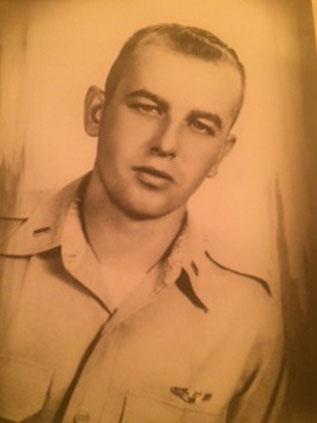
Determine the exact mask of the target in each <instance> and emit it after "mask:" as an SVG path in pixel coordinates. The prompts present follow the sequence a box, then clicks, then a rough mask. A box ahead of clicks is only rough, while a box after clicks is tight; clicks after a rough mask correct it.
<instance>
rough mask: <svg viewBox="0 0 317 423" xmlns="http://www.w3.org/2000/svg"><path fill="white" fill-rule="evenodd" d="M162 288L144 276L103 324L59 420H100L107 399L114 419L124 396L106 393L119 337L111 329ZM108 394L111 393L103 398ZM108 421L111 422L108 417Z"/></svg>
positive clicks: (67, 422) (94, 422)
mask: <svg viewBox="0 0 317 423" xmlns="http://www.w3.org/2000/svg"><path fill="white" fill-rule="evenodd" d="M165 288H166V285H165V284H164V283H158V282H157V281H156V282H154V280H153V281H152V283H151V281H149V280H148V279H145V280H144V281H143V282H142V283H141V284H140V285H139V287H138V288H137V289H136V290H135V291H134V292H133V293H131V295H130V296H129V297H128V298H127V299H126V300H125V301H124V302H123V303H122V306H121V307H119V308H118V310H117V311H116V312H115V313H114V314H113V315H112V317H111V318H110V319H109V320H108V321H107V322H106V323H105V324H104V326H103V329H102V331H101V333H100V336H99V339H98V341H97V343H96V345H95V348H94V351H93V352H92V354H91V356H90V357H89V359H88V361H87V363H86V365H85V368H84V369H83V371H82V374H81V376H80V378H79V381H78V383H77V386H76V388H75V390H74V392H73V395H72V398H71V400H70V402H69V404H68V407H67V411H66V413H65V416H64V419H63V423H82V422H86V423H88V422H89V423H97V422H101V420H100V418H101V414H102V412H103V410H104V408H105V406H106V403H107V400H109V401H110V400H111V401H117V406H116V411H115V412H114V414H113V416H114V417H113V418H114V420H113V421H114V422H116V421H118V419H119V416H120V412H121V409H122V407H123V401H124V398H123V397H122V396H121V397H119V396H118V397H117V398H115V396H114V395H115V394H114V393H109V391H110V387H111V385H112V381H113V379H114V378H115V376H116V375H115V369H116V368H117V365H118V360H120V357H119V356H118V351H119V349H120V344H121V341H122V339H121V337H120V336H118V335H117V334H116V333H115V329H116V328H117V327H118V326H119V325H121V324H122V323H124V322H127V321H128V320H129V319H130V318H131V317H132V316H133V315H134V314H135V313H138V312H142V309H143V308H144V307H146V306H148V305H150V303H151V302H152V301H155V299H156V297H157V296H158V295H159V293H160V292H162V291H163V290H164V289H165ZM108 395H112V397H111V398H110V397H109V398H107V397H108ZM107 423H108V422H107ZM109 423H112V422H110V421H109Z"/></svg>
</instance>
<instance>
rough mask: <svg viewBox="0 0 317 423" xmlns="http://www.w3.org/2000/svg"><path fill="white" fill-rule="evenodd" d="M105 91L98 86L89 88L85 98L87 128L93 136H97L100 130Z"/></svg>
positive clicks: (88, 132)
mask: <svg viewBox="0 0 317 423" xmlns="http://www.w3.org/2000/svg"><path fill="white" fill-rule="evenodd" d="M104 102H105V93H104V92H103V91H102V90H101V89H100V88H98V87H96V86H92V87H90V88H89V89H88V91H87V94H86V98H85V116H84V123H85V130H86V132H87V134H88V135H90V136H91V137H97V136H98V135H99V130H100V122H101V117H102V111H103V105H104Z"/></svg>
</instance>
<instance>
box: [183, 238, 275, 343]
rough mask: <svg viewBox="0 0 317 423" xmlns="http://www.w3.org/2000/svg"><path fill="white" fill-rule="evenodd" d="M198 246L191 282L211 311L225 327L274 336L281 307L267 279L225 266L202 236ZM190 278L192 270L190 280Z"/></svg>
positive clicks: (263, 335) (262, 335)
mask: <svg viewBox="0 0 317 423" xmlns="http://www.w3.org/2000/svg"><path fill="white" fill-rule="evenodd" d="M201 247H202V248H201V251H200V258H199V266H198V267H199V276H198V277H197V276H196V282H195V285H196V287H197V292H198V293H199V297H200V298H201V299H202V301H203V302H204V304H206V306H207V308H208V309H209V310H212V311H213V313H212V314H213V315H218V316H219V318H221V319H222V321H223V322H224V323H225V321H226V322H227V324H228V327H229V326H231V327H237V326H241V328H243V327H244V328H245V330H252V331H254V336H256V333H258V334H261V337H262V338H263V337H267V336H268V337H269V338H270V337H271V336H276V333H277V332H279V331H280V328H281V316H280V315H281V307H280V299H279V297H278V295H277V293H276V292H275V291H276V289H273V288H272V286H271V284H272V283H271V281H267V280H265V279H263V278H261V277H259V276H258V275H253V274H251V273H248V272H247V271H245V270H244V269H239V268H233V267H231V266H230V265H227V264H226V263H225V262H223V261H221V259H219V258H218V257H216V254H215V252H214V251H213V249H212V248H211V246H210V242H209V241H208V240H206V238H205V239H204V242H203V243H202V244H201ZM211 251H212V252H211ZM197 261H198V259H197ZM196 264H197V263H196ZM194 277H195V275H194V274H193V273H192V274H191V279H192V280H193V279H194ZM276 331H277V332H276Z"/></svg>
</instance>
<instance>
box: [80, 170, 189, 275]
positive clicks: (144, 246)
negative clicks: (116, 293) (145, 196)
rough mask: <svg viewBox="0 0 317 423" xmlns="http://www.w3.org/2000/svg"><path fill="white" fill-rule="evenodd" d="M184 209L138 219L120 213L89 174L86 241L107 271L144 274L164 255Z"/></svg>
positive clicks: (84, 215) (95, 179) (84, 205)
mask: <svg viewBox="0 0 317 423" xmlns="http://www.w3.org/2000/svg"><path fill="white" fill-rule="evenodd" d="M184 214H185V208H183V209H179V210H176V211H175V212H172V213H169V214H168V215H165V216H162V217H159V218H155V219H143V220H137V219H135V218H132V217H131V216H129V215H127V214H125V213H124V212H122V211H121V210H120V209H119V208H118V207H117V206H115V205H114V204H113V203H112V202H111V201H110V199H109V198H108V196H107V193H106V191H105V189H104V187H103V186H102V185H101V184H100V183H98V181H97V178H96V176H95V175H94V174H92V176H91V179H90V181H89V183H88V185H87V189H86V192H85V196H84V202H83V217H84V222H85V229H86V235H87V238H88V241H89V243H90V245H91V247H92V249H93V250H94V252H95V254H96V256H97V258H98V260H99V262H100V263H101V264H102V265H103V266H106V267H107V268H110V269H118V268H119V269H120V266H121V267H122V266H124V268H123V269H122V271H124V272H125V273H126V272H131V273H133V272H134V273H145V272H147V271H148V270H149V269H150V268H151V267H153V266H154V265H155V264H156V263H157V262H158V261H159V260H160V258H161V257H162V256H163V254H164V252H165V251H166V250H167V248H168V246H169V245H170V243H171V242H172V240H173V239H174V237H175V235H176V233H177V231H178V230H179V228H180V226H181V223H182V220H183V218H184Z"/></svg>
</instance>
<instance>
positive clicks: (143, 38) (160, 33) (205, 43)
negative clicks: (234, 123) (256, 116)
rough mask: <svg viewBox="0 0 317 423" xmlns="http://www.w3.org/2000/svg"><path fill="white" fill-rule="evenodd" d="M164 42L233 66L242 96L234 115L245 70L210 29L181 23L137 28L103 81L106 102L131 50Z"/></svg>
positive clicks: (126, 67) (181, 49)
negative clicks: (239, 82)
mask: <svg viewBox="0 0 317 423" xmlns="http://www.w3.org/2000/svg"><path fill="white" fill-rule="evenodd" d="M159 41H161V42H163V43H164V44H165V45H166V46H168V47H169V48H171V49H173V50H175V51H179V52H181V53H185V54H189V55H192V56H195V57H197V58H200V59H202V60H206V61H214V62H219V61H226V62H229V63H232V64H233V65H234V66H236V68H237V70H238V71H239V73H240V77H241V85H242V89H241V98H240V102H239V105H238V110H237V113H236V117H237V115H238V114H239V111H240V109H241V106H242V103H243V98H244V91H245V79H246V76H245V69H244V66H243V64H242V63H241V62H240V59H239V57H238V55H237V53H236V52H235V50H234V49H233V48H231V47H229V46H228V45H227V44H226V43H224V42H223V41H222V40H220V38H218V37H216V36H215V35H214V34H212V33H211V32H209V31H206V30H204V29H201V28H196V27H193V26H184V25H180V24H159V25H152V26H148V27H145V28H142V29H140V30H139V31H137V32H135V33H134V34H133V35H132V36H131V37H130V38H129V39H128V40H127V42H126V43H125V44H124V45H123V47H122V49H121V51H120V52H119V55H118V57H117V59H116V60H115V61H114V63H113V65H112V67H111V69H110V71H109V74H108V77H107V80H106V84H105V93H106V101H109V100H110V99H111V98H112V96H113V94H114V92H115V90H116V88H117V86H118V83H119V82H120V80H121V78H122V75H123V73H124V70H126V69H128V67H129V60H130V58H131V55H132V53H133V52H134V51H135V50H136V48H137V47H139V46H144V45H150V44H155V43H158V42H159Z"/></svg>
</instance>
